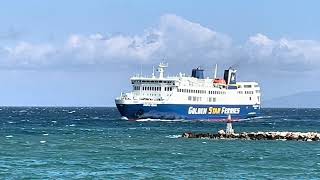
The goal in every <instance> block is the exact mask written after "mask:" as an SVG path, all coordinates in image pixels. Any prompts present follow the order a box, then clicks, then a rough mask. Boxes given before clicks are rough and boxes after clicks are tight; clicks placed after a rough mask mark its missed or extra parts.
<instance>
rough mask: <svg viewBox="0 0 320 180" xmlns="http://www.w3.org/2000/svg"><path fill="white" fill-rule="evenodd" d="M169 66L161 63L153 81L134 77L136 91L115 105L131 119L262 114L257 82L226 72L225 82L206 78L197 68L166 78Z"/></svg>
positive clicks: (138, 76) (216, 118)
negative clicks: (187, 74) (240, 80)
mask: <svg viewBox="0 0 320 180" xmlns="http://www.w3.org/2000/svg"><path fill="white" fill-rule="evenodd" d="M167 67H168V64H164V63H160V65H159V67H158V69H157V71H158V76H156V75H155V72H154V71H153V73H152V76H151V77H143V76H141V75H137V76H133V77H132V78H131V79H130V80H131V84H132V88H133V90H132V91H131V92H128V93H121V95H120V97H118V98H116V100H115V103H116V105H117V108H118V110H119V112H120V113H121V115H122V116H123V117H125V118H128V119H141V118H156V119H159V118H160V119H190V120H192V119H193V120H218V119H226V118H227V117H228V115H229V114H230V115H232V117H233V118H249V117H255V116H257V115H258V113H259V111H260V100H261V94H260V87H259V85H258V83H256V82H237V79H236V70H235V69H233V68H229V69H227V70H225V71H224V77H223V78H217V77H216V73H217V68H216V70H215V75H214V77H213V78H209V77H207V78H205V77H204V70H203V69H201V68H195V69H193V70H192V74H191V76H186V75H185V74H182V73H179V75H178V76H173V77H170V76H165V69H166V68H167Z"/></svg>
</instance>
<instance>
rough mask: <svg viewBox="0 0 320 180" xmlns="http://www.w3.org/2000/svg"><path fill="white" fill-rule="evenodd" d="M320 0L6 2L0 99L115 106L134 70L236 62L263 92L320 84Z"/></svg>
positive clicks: (1, 12) (0, 13)
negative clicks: (163, 62)
mask: <svg viewBox="0 0 320 180" xmlns="http://www.w3.org/2000/svg"><path fill="white" fill-rule="evenodd" d="M318 7H320V1H312V0H310V1H295V0H283V1H278V0H262V1H249V0H248V1H232V0H224V1H212V0H203V1H191V0H189V1H188V0H177V1H163V0H154V1H150V0H138V1H130V0H127V1H122V0H114V1H112V0H91V1H76V0H68V1H63V0H55V1H49V0H29V1H18V0H11V1H3V2H1V6H0V24H1V25H0V82H1V85H2V86H1V88H0V99H1V101H0V105H3V106H114V99H115V97H117V96H119V94H120V92H125V91H130V89H131V86H130V81H129V78H130V77H131V76H132V75H134V74H137V73H140V70H141V67H142V69H143V70H142V71H143V74H151V73H152V66H154V65H155V66H156V65H157V64H159V62H161V61H163V59H165V61H166V62H168V63H169V68H168V74H172V75H175V74H178V73H179V72H184V73H188V74H190V71H191V68H193V67H198V66H202V67H204V68H205V70H206V75H207V76H212V74H213V72H212V69H213V67H214V65H215V64H218V66H219V75H220V76H221V75H222V72H223V69H225V68H228V67H229V66H234V67H236V68H237V69H238V80H243V81H257V82H259V83H260V85H261V87H262V93H263V95H262V98H263V99H272V98H275V97H280V96H286V95H290V94H294V93H298V92H304V91H319V90H320V85H319V84H318V83H317V82H318V78H319V75H320V68H319V67H320V33H319V32H320V24H319V23H318V19H320V11H319V10H318Z"/></svg>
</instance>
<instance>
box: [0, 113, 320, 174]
mask: <svg viewBox="0 0 320 180" xmlns="http://www.w3.org/2000/svg"><path fill="white" fill-rule="evenodd" d="M225 127H226V124H225V123H224V122H210V121H186V120H178V121H170V120H160V119H142V120H137V121H130V120H123V119H121V117H120V114H119V113H118V111H117V109H116V108H114V107H110V108H107V107H0V179H320V142H300V141H270V140H262V141H254V140H210V139H185V138H181V134H182V133H184V132H190V131H192V132H210V133H215V132H217V131H218V130H220V129H225ZM233 127H234V129H235V131H236V132H244V131H245V132H253V131H255V132H257V131H300V132H308V131H317V132H319V131H320V109H268V108H264V109H263V110H262V116H261V117H258V118H254V119H247V120H243V121H241V122H235V123H233Z"/></svg>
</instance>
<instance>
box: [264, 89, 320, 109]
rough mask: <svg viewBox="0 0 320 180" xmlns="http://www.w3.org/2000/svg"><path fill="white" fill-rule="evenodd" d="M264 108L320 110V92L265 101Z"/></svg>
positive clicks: (303, 93)
mask: <svg viewBox="0 0 320 180" xmlns="http://www.w3.org/2000/svg"><path fill="white" fill-rule="evenodd" d="M262 106H263V107H274V108H320V91H309V92H300V93H296V94H292V95H288V96H282V97H278V98H273V99H270V100H265V101H263V102H262Z"/></svg>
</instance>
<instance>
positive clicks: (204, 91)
mask: <svg viewBox="0 0 320 180" xmlns="http://www.w3.org/2000/svg"><path fill="white" fill-rule="evenodd" d="M178 92H184V93H198V94H205V93H206V90H197V89H178Z"/></svg>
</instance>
